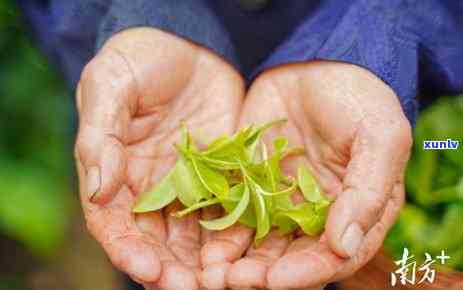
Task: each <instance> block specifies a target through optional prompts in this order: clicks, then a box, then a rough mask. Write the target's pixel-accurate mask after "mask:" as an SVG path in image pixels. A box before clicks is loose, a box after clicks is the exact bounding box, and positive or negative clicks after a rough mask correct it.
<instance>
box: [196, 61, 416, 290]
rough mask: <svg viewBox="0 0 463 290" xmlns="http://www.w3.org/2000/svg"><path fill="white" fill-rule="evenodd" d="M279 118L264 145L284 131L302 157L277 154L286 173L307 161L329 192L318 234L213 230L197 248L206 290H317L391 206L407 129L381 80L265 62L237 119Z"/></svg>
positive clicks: (356, 260) (355, 255)
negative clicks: (263, 235)
mask: <svg viewBox="0 0 463 290" xmlns="http://www.w3.org/2000/svg"><path fill="white" fill-rule="evenodd" d="M281 117H287V118H288V120H289V121H288V122H287V123H286V124H283V125H279V126H278V127H276V128H274V129H272V130H271V131H270V132H269V134H268V136H267V139H266V140H264V142H265V141H267V142H268V141H270V140H271V139H272V138H273V137H275V136H278V135H284V136H286V137H287V138H288V139H289V141H290V144H292V145H293V146H300V145H303V146H304V147H305V150H306V152H305V154H304V156H300V157H293V158H291V159H288V160H285V162H284V164H283V169H284V170H285V171H286V172H287V173H288V174H289V175H293V176H295V171H296V169H297V168H298V165H299V164H300V163H306V164H308V165H309V166H310V167H311V168H312V171H313V173H314V175H315V176H316V178H317V180H318V181H319V183H320V185H321V187H322V188H323V189H324V191H325V192H326V193H327V194H329V195H331V196H335V197H336V201H335V202H334V204H333V205H332V206H331V208H330V211H329V216H328V220H327V224H326V228H325V232H324V233H323V234H322V236H321V237H308V236H304V235H301V234H294V235H292V236H283V237H282V236H279V235H278V234H277V233H275V232H272V233H271V234H270V235H269V236H268V238H267V239H266V241H264V242H263V243H262V245H261V246H260V247H259V248H253V247H252V246H250V241H251V238H252V231H250V230H249V229H246V228H244V227H242V226H235V228H234V229H233V231H230V232H229V233H228V234H227V233H224V232H221V233H219V234H217V235H219V236H218V237H217V238H216V239H213V240H212V241H210V242H208V243H206V244H205V245H204V246H203V249H202V255H201V256H202V262H203V264H204V266H205V269H204V271H203V273H202V275H201V281H202V282H203V284H204V285H205V286H206V288H210V289H223V288H226V287H230V288H233V289H256V288H258V289H261V288H271V289H320V287H323V286H324V285H325V284H326V283H329V282H332V281H336V280H339V279H342V278H345V277H347V276H349V275H351V274H353V273H354V272H355V271H356V270H357V269H359V268H360V267H362V266H363V265H364V264H366V262H368V261H369V260H370V259H371V258H372V257H373V256H374V255H375V253H376V252H377V251H378V249H379V248H380V247H381V245H382V242H383V240H384V237H385V235H386V233H387V230H388V229H389V228H390V227H391V225H392V224H393V222H394V221H395V219H396V217H397V215H398V213H399V210H400V208H401V205H402V203H403V201H404V185H403V176H404V170H405V165H406V162H407V160H408V156H409V151H410V147H411V140H412V138H411V129H410V125H409V122H408V120H407V119H406V117H405V116H404V113H403V111H402V109H401V106H400V104H399V102H398V98H397V96H396V95H395V94H394V93H393V91H392V90H391V89H390V88H389V87H388V86H387V85H385V84H384V83H383V82H382V81H381V80H379V79H378V78H377V77H376V76H374V75H373V74H372V73H370V72H369V71H367V70H365V69H363V68H360V67H358V66H354V65H350V64H345V63H337V62H322V61H317V62H310V63H301V64H293V65H286V66H283V67H279V68H276V69H272V70H270V71H268V72H265V73H264V74H262V75H261V76H260V77H258V78H257V80H256V81H255V82H254V83H253V85H252V86H251V88H250V90H249V92H248V94H247V97H246V101H245V103H244V105H243V112H242V116H241V121H240V123H241V125H240V126H244V125H245V124H248V123H262V122H266V121H269V120H273V119H276V118H281ZM269 143H270V142H269ZM294 199H295V200H296V201H297V200H298V199H299V200H300V197H298V196H295V197H294ZM243 253H245V254H244V257H241V254H243Z"/></svg>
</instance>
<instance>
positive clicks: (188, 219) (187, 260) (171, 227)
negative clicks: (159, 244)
mask: <svg viewBox="0 0 463 290" xmlns="http://www.w3.org/2000/svg"><path fill="white" fill-rule="evenodd" d="M182 208H183V207H182V206H181V204H180V203H179V202H178V201H177V202H175V203H173V204H171V205H169V206H168V207H167V209H166V213H165V214H166V217H167V232H168V236H167V246H168V247H169V249H170V250H171V251H172V253H173V254H174V255H175V257H176V258H177V259H178V260H179V261H181V262H182V263H184V264H185V265H187V266H189V267H191V268H195V267H199V263H200V261H199V249H200V241H201V230H200V228H199V223H198V217H199V213H198V212H193V213H191V214H188V215H186V216H184V217H182V218H178V217H175V216H173V215H172V214H173V213H174V212H176V211H179V210H181V209H182Z"/></svg>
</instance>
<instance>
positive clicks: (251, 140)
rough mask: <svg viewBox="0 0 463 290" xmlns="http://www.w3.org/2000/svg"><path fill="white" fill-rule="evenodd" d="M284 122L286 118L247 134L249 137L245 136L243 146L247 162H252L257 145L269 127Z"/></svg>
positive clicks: (271, 122)
mask: <svg viewBox="0 0 463 290" xmlns="http://www.w3.org/2000/svg"><path fill="white" fill-rule="evenodd" d="M286 121H287V119H286V118H281V119H277V120H273V121H270V122H267V123H265V124H263V125H261V126H259V127H257V128H256V129H253V130H252V133H251V134H249V136H247V138H246V141H245V144H244V145H245V146H246V154H247V156H248V158H249V160H254V158H255V155H256V151H257V144H259V141H260V139H261V137H262V136H263V135H264V133H265V132H266V131H267V130H268V129H270V128H271V127H273V126H275V125H278V124H281V123H285V122H286Z"/></svg>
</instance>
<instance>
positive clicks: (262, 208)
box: [251, 186, 270, 245]
mask: <svg viewBox="0 0 463 290" xmlns="http://www.w3.org/2000/svg"><path fill="white" fill-rule="evenodd" d="M251 188H252V186H251ZM252 197H253V204H254V208H255V211H256V220H257V231H256V235H255V237H254V242H255V244H256V245H258V244H259V243H260V241H261V240H262V239H263V238H265V236H266V235H267V234H268V232H269V231H270V218H269V214H268V211H267V207H266V203H265V200H264V197H263V196H262V195H261V194H259V192H258V190H256V189H255V188H253V190H252Z"/></svg>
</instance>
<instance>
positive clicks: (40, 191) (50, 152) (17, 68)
mask: <svg viewBox="0 0 463 290" xmlns="http://www.w3.org/2000/svg"><path fill="white" fill-rule="evenodd" d="M71 101H72V100H71V98H70V97H69V95H68V93H67V92H66V90H65V88H64V86H63V82H62V80H61V79H60V78H59V77H58V76H57V75H56V74H55V73H53V72H52V70H51V69H50V67H49V66H48V64H47V62H46V60H45V59H44V58H43V56H42V55H41V54H40V53H39V52H38V51H37V50H36V49H35V48H34V47H33V46H32V45H31V43H30V41H29V39H28V38H26V36H25V30H24V27H23V25H22V23H21V20H20V18H19V16H18V13H17V10H16V9H15V7H14V6H12V5H11V4H10V3H9V1H5V0H0V136H1V138H0V231H2V232H3V233H4V234H6V235H8V236H10V237H11V238H13V239H17V240H19V241H21V242H23V243H24V244H25V245H27V246H28V248H29V249H30V250H31V251H32V252H33V253H35V254H37V255H42V256H43V255H50V254H52V252H53V250H54V249H55V248H56V246H58V245H59V244H60V242H61V241H62V239H63V237H64V234H65V226H66V222H67V218H68V213H69V208H70V199H71V194H72V193H71V191H70V190H69V188H70V176H71V169H72V159H71V158H72V153H71V152H72V151H71V148H72V144H71V137H72V133H71V131H70V128H71V124H72V123H71V122H72V119H71V117H70V112H71V110H72V106H71Z"/></svg>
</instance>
